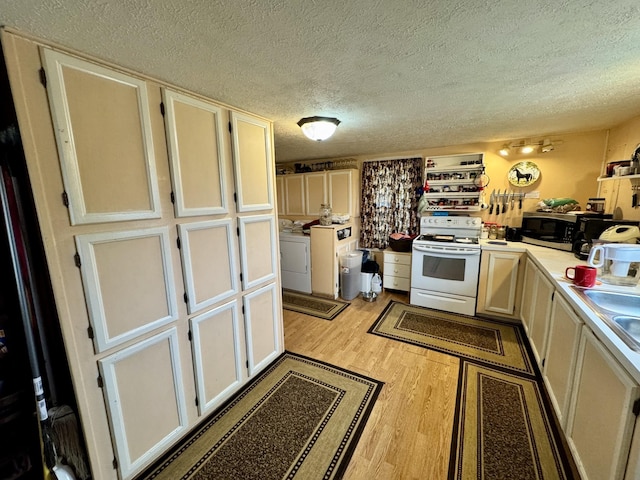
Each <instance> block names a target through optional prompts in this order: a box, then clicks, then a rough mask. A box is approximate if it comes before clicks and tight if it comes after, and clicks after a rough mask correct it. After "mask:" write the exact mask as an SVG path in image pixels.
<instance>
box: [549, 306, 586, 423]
mask: <svg viewBox="0 0 640 480" xmlns="http://www.w3.org/2000/svg"><path fill="white" fill-rule="evenodd" d="M581 328H582V320H580V318H578V316H577V315H576V314H575V313H574V312H573V309H572V308H571V307H570V306H569V304H568V303H567V301H566V300H565V299H564V298H562V296H561V295H559V294H556V295H555V296H554V298H553V302H552V305H551V315H550V320H549V335H548V338H547V350H546V353H545V361H544V367H543V371H542V374H543V379H544V382H545V385H546V387H547V391H548V392H549V396H550V397H551V403H552V404H553V406H554V408H555V411H556V415H557V416H558V419H559V420H560V424H561V425H562V427H563V428H565V427H566V419H567V410H568V408H569V397H570V394H571V384H572V381H573V377H574V373H575V366H576V357H577V355H578V344H579V340H580V330H581Z"/></svg>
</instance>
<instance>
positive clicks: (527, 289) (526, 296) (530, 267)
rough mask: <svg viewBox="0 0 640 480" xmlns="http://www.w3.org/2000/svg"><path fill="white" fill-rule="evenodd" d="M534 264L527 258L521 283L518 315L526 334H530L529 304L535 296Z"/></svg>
mask: <svg viewBox="0 0 640 480" xmlns="http://www.w3.org/2000/svg"><path fill="white" fill-rule="evenodd" d="M536 270H537V268H536V266H535V265H534V264H533V262H532V261H531V260H529V259H528V258H527V263H526V268H525V273H524V282H523V284H522V303H521V306H520V316H521V318H522V325H523V326H524V330H525V332H527V335H529V336H530V335H531V333H530V332H529V330H530V328H531V306H532V305H533V299H534V297H535V289H536Z"/></svg>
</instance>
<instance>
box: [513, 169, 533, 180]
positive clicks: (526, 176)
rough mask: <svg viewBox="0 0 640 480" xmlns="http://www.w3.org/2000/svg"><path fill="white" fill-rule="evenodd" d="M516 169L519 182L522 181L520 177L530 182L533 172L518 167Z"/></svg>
mask: <svg viewBox="0 0 640 480" xmlns="http://www.w3.org/2000/svg"><path fill="white" fill-rule="evenodd" d="M515 171H516V178H517V179H518V183H520V179H521V178H524V180H525V181H526V182H530V181H531V177H532V174H530V173H522V172H521V171H520V170H518V169H517V168H516V169H515Z"/></svg>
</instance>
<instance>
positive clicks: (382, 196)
mask: <svg viewBox="0 0 640 480" xmlns="http://www.w3.org/2000/svg"><path fill="white" fill-rule="evenodd" d="M422 164H423V160H422V159H421V158H406V159H402V160H380V161H372V162H364V164H363V165H362V201H361V204H360V216H361V218H360V220H361V230H360V247H361V248H381V249H384V248H387V247H388V246H389V235H390V234H392V233H395V232H402V233H409V234H414V233H418V230H419V222H418V214H417V210H418V200H419V198H418V197H417V195H416V191H417V189H418V188H420V187H421V186H422Z"/></svg>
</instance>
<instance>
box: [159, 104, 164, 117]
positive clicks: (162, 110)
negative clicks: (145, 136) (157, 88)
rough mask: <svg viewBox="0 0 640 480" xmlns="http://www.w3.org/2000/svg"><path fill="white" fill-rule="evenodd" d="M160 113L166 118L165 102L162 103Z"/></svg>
mask: <svg viewBox="0 0 640 480" xmlns="http://www.w3.org/2000/svg"><path fill="white" fill-rule="evenodd" d="M160 113H161V114H162V116H163V117H164V102H160Z"/></svg>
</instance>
